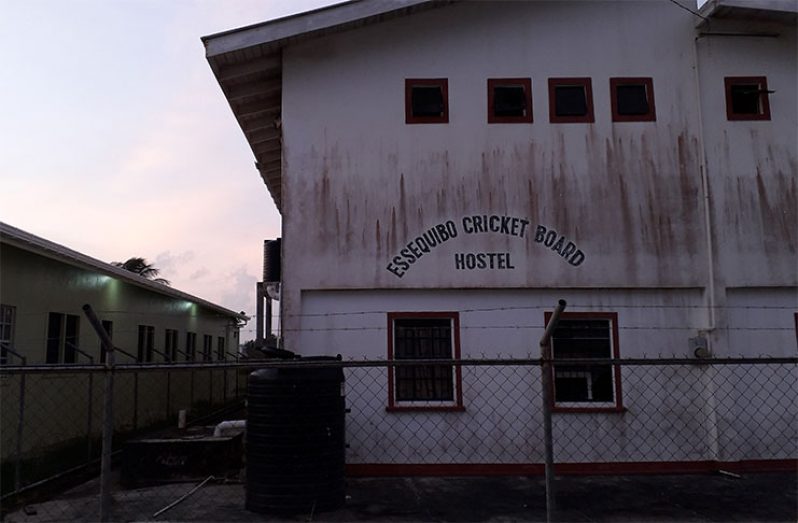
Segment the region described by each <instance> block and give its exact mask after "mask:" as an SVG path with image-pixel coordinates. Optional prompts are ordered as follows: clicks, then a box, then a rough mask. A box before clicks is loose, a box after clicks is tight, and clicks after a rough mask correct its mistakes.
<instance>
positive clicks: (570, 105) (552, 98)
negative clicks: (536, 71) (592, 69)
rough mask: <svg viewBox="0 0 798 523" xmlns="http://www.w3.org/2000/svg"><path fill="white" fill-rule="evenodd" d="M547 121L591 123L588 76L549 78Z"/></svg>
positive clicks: (591, 98)
mask: <svg viewBox="0 0 798 523" xmlns="http://www.w3.org/2000/svg"><path fill="white" fill-rule="evenodd" d="M549 121H551V123H593V122H594V121H595V118H594V117H593V88H592V86H591V81H590V78H549Z"/></svg>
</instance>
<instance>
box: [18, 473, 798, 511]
mask: <svg viewBox="0 0 798 523" xmlns="http://www.w3.org/2000/svg"><path fill="white" fill-rule="evenodd" d="M797 476H798V472H796V473H778V474H746V475H744V476H742V477H740V478H734V477H728V476H722V475H682V476H594V477H576V476H566V477H561V478H559V479H558V480H557V489H558V491H557V501H558V513H557V515H558V518H557V519H558V520H559V521H573V522H582V521H624V522H626V521H647V522H654V521H656V522H664V521H696V522H699V521H700V522H708V521H712V522H715V521H717V522H726V521H769V522H770V521H773V522H775V521H784V522H787V521H789V522H796V521H798V497H797V495H796V492H797V489H798V486H797V485H796V477H797ZM347 485H348V488H347V492H348V496H347V498H348V499H347V504H346V506H345V507H343V508H341V509H339V510H336V511H332V512H325V513H311V512H310V511H308V513H304V514H297V515H295V516H291V517H285V516H281V517H274V516H270V515H266V514H256V513H252V512H248V511H246V510H245V509H244V498H245V494H244V488H243V485H242V484H240V483H228V484H213V483H208V484H207V485H206V486H204V487H202V489H200V490H198V491H197V492H196V493H195V494H194V495H192V496H191V497H189V498H187V499H186V500H185V501H184V502H182V503H180V504H179V505H177V506H175V507H174V508H172V509H171V510H169V511H167V512H165V513H163V514H162V515H160V516H159V517H157V518H153V514H154V513H155V512H157V511H158V510H159V509H161V508H163V507H165V506H166V505H168V504H169V502H171V501H174V500H175V499H177V498H178V497H180V495H181V494H182V493H185V492H188V491H189V490H191V488H192V487H193V486H194V485H193V484H189V483H184V484H178V485H174V484H172V485H168V486H161V487H151V488H145V489H136V490H117V491H116V492H115V493H114V520H116V521H225V522H228V521H230V522H237V521H300V522H310V521H336V522H339V521H453V522H454V521H492V522H498V521H545V519H546V510H545V498H544V491H543V479H542V478H540V477H531V478H530V477H488V478H484V477H469V478H464V477H456V478H425V477H416V478H351V479H349V480H348V482H347ZM97 491H98V486H97V483H96V481H94V482H90V483H87V484H85V485H82V486H81V487H78V488H76V489H73V490H72V491H70V492H67V493H65V494H64V495H63V496H59V498H58V499H57V500H52V501H48V502H45V503H39V504H36V505H31V506H29V507H26V510H19V511H15V512H13V513H11V514H7V515H6V517H5V521H8V522H34V521H35V522H42V521H96V520H98V518H99V512H98V510H99V509H98V497H97V495H96V492H97Z"/></svg>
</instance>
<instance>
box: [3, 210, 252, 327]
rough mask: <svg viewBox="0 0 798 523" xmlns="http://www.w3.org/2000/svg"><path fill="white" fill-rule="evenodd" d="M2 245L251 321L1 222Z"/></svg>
mask: <svg viewBox="0 0 798 523" xmlns="http://www.w3.org/2000/svg"><path fill="white" fill-rule="evenodd" d="M0 243H2V244H6V245H10V246H12V247H16V248H18V249H21V250H23V251H28V252H31V253H33V254H37V255H39V256H43V257H45V258H50V259H52V260H56V261H59V262H62V263H65V264H67V265H71V266H73V267H77V268H79V269H84V270H88V271H92V272H96V273H99V274H102V275H104V276H108V277H111V278H114V279H117V280H121V281H124V282H125V283H129V284H131V285H135V286H136V287H141V288H143V289H147V290H148V291H151V292H155V293H157V294H161V295H163V296H168V297H170V298H175V299H178V300H185V301H188V302H191V303H195V304H197V305H198V306H200V307H203V308H206V309H209V310H211V311H213V312H215V313H217V314H220V315H222V316H229V317H230V318H234V319H236V320H240V321H247V320H248V319H249V318H248V317H247V316H246V315H245V314H241V313H238V312H235V311H231V310H230V309H226V308H224V307H222V306H220V305H216V304H215V303H211V302H209V301H207V300H203V299H202V298H198V297H196V296H192V295H191V294H188V293H186V292H183V291H179V290H177V289H175V288H173V287H169V286H168V285H164V284H162V283H156V282H154V281H151V280H148V279H147V278H144V277H143V276H139V275H137V274H134V273H132V272H130V271H126V270H124V269H120V268H119V267H116V266H114V265H111V264H110V263H106V262H104V261H101V260H98V259H96V258H92V257H91V256H86V255H85V254H83V253H80V252H78V251H73V250H72V249H70V248H68V247H64V246H63V245H60V244H58V243H54V242H51V241H49V240H45V239H44V238H41V237H39V236H36V235H33V234H31V233H29V232H26V231H23V230H22V229H17V228H16V227H12V226H11V225H8V224H7V223H3V222H0Z"/></svg>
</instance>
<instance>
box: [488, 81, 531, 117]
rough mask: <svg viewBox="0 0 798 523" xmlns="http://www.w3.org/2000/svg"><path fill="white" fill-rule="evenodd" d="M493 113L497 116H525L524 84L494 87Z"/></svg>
mask: <svg viewBox="0 0 798 523" xmlns="http://www.w3.org/2000/svg"><path fill="white" fill-rule="evenodd" d="M493 114H494V115H496V116H524V115H525V114H526V95H525V93H524V88H523V86H520V85H512V86H497V87H495V88H494V89H493Z"/></svg>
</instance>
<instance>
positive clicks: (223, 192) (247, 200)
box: [0, 0, 334, 340]
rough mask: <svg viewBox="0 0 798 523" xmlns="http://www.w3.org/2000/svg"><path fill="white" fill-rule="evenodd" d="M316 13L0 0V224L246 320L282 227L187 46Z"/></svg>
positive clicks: (187, 4) (237, 1) (312, 1)
mask: <svg viewBox="0 0 798 523" xmlns="http://www.w3.org/2000/svg"><path fill="white" fill-rule="evenodd" d="M330 3H334V2H330V1H326V2H325V1H324V0H168V1H165V0H114V1H110V0H47V1H43V0H3V2H2V5H3V7H2V12H0V63H2V64H3V73H2V74H0V177H1V179H2V183H1V184H0V187H1V188H0V191H1V194H2V197H0V221H4V222H6V223H8V224H9V225H13V226H15V227H18V228H21V229H23V230H26V231H28V232H30V233H33V234H36V235H38V236H42V237H44V238H46V239H48V240H51V241H54V242H56V243H60V244H63V245H65V246H67V247H70V248H72V249H75V250H77V251H80V252H82V253H84V254H87V255H89V256H93V257H95V258H99V259H100V260H104V261H108V262H111V261H124V260H125V259H127V258H129V257H131V256H143V257H145V258H147V259H148V260H150V261H151V262H153V263H154V264H155V265H156V266H157V267H159V268H160V269H161V270H162V275H163V277H165V278H167V279H169V280H171V281H172V285H173V286H174V287H176V288H178V289H180V290H183V291H186V292H189V293H191V294H194V295H196V296H200V297H202V298H205V299H207V300H210V301H212V302H215V303H218V304H220V305H222V306H225V307H228V308H230V309H233V310H236V311H241V310H243V311H246V312H247V313H248V314H254V312H255V294H254V286H255V282H256V281H258V280H260V279H261V275H262V259H263V258H262V256H263V255H262V251H263V247H262V245H263V240H264V239H269V238H275V237H277V236H279V234H280V218H279V215H278V213H277V211H276V210H275V208H274V204H273V203H272V200H271V197H270V196H269V194H268V191H267V190H266V186H265V185H263V182H262V181H261V179H260V177H259V175H258V173H257V171H256V170H255V168H254V165H253V162H254V158H253V155H252V152H251V151H250V150H249V149H248V147H247V144H246V140H245V139H244V136H243V134H242V132H241V130H240V129H239V127H238V125H237V124H236V122H235V119H234V118H233V115H232V112H231V111H230V109H229V107H228V106H227V103H226V101H225V98H224V96H223V95H222V92H221V90H220V88H219V86H218V84H217V83H216V81H215V79H214V78H213V75H212V73H211V70H210V67H209V66H208V63H207V61H206V60H205V54H204V48H203V46H202V43H201V42H200V36H204V35H209V34H213V33H216V32H219V31H223V30H227V29H232V28H236V27H241V26H244V25H249V24H253V23H257V22H262V21H264V20H268V19H272V18H277V17H280V16H285V15H288V14H292V13H295V12H299V11H305V10H308V9H312V8H315V7H319V6H321V5H324V4H330ZM250 326H251V324H250ZM252 337H254V333H253V332H244V333H242V340H246V339H249V338H252Z"/></svg>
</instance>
